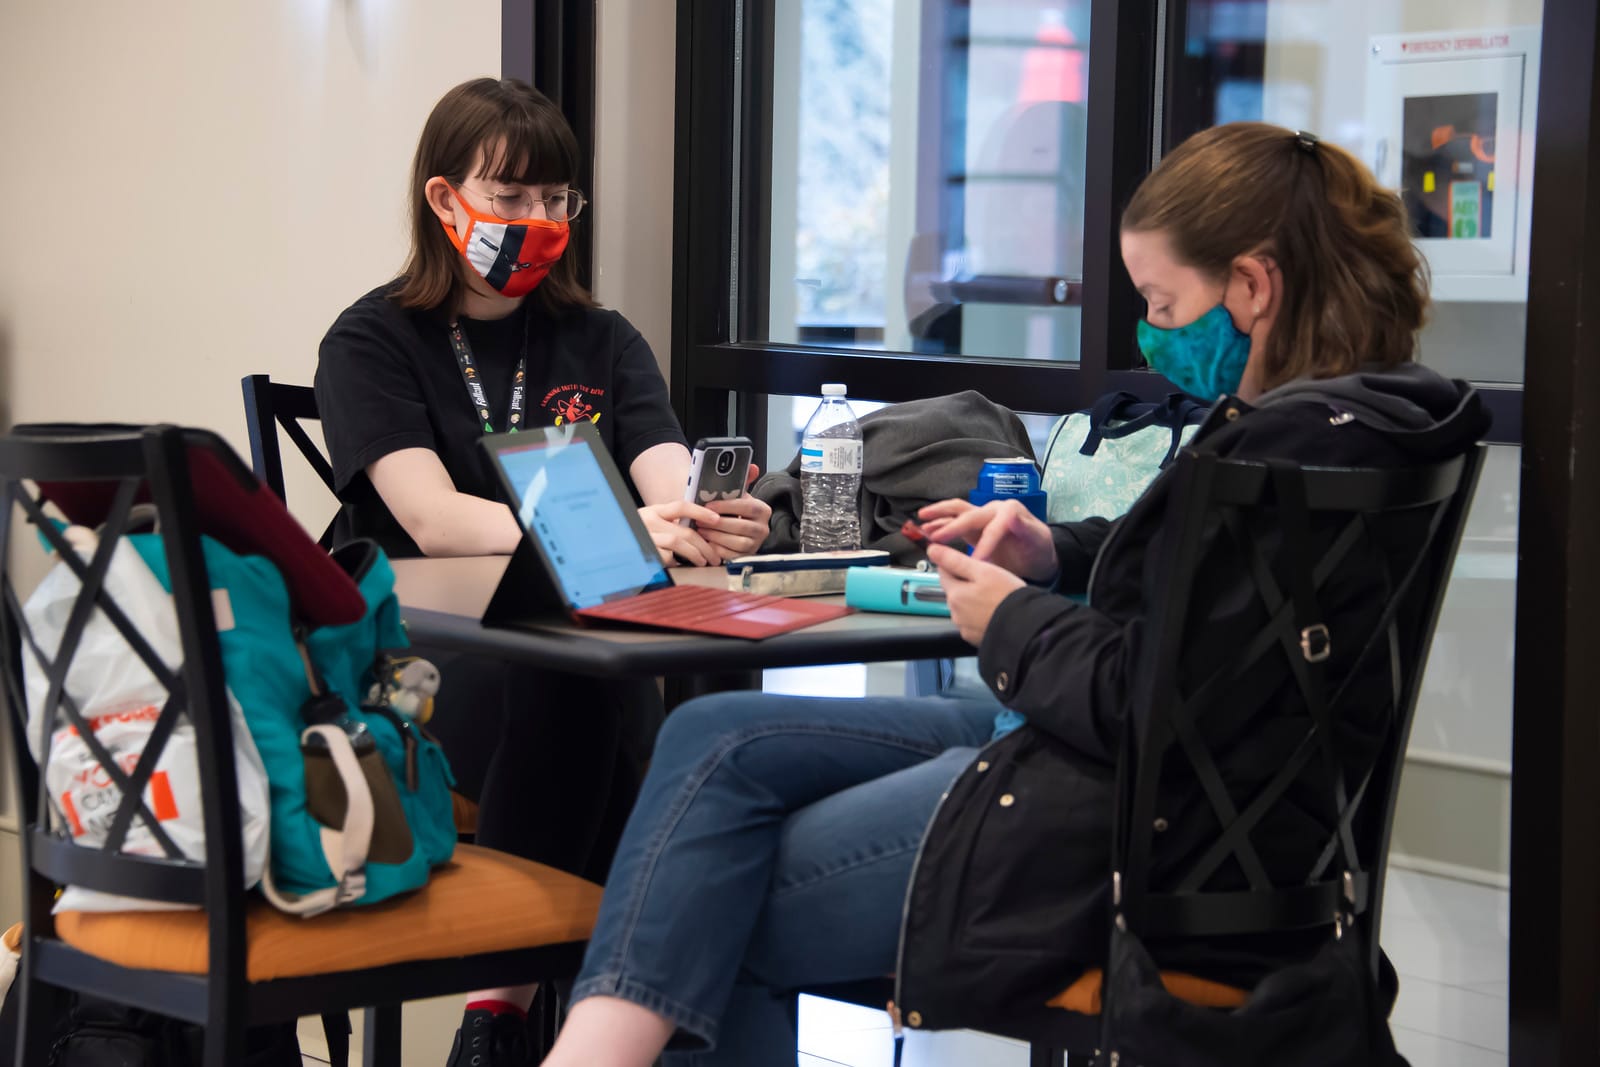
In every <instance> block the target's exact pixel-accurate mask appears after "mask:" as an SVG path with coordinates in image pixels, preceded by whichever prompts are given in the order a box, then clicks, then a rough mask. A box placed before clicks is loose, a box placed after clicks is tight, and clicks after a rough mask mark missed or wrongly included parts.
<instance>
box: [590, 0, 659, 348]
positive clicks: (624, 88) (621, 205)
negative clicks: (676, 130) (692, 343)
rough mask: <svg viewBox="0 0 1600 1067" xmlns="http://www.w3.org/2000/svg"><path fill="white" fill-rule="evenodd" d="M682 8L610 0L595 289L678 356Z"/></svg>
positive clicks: (602, 18) (603, 3) (603, 59)
mask: <svg viewBox="0 0 1600 1067" xmlns="http://www.w3.org/2000/svg"><path fill="white" fill-rule="evenodd" d="M676 33H677V6H676V5H675V4H670V3H667V2H666V0H600V3H599V59H598V64H597V65H598V68H599V70H598V74H597V80H598V83H599V85H598V90H597V97H598V98H597V100H596V101H595V107H596V111H597V118H596V122H595V125H596V127H597V129H596V141H597V143H596V145H595V170H596V175H595V188H594V197H595V206H594V216H595V217H594V226H595V286H594V288H595V295H596V296H597V297H598V298H599V299H600V300H601V301H602V302H603V303H605V304H607V305H608V306H610V307H614V308H617V309H618V310H619V311H621V312H622V313H623V314H624V315H626V316H627V317H628V320H629V321H630V322H632V323H633V324H634V325H635V326H636V327H638V329H639V332H640V333H642V334H644V336H645V340H647V341H649V342H650V347H651V348H652V349H654V350H655V354H656V361H657V362H658V363H660V364H661V371H662V373H663V374H665V373H666V370H667V361H668V359H669V357H670V356H671V353H672V206H673V201H672V167H673V143H672V142H673V94H674V91H675V81H674V77H675V70H676V68H675V64H674V60H675V52H676V49H675V47H674V38H675V36H676Z"/></svg>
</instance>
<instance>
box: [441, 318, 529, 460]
mask: <svg viewBox="0 0 1600 1067" xmlns="http://www.w3.org/2000/svg"><path fill="white" fill-rule="evenodd" d="M450 349H451V351H453V352H454V353H455V354H456V364H457V365H458V366H459V367H460V368H461V380H462V381H463V382H464V383H465V384H466V386H467V397H468V399H470V400H471V401H472V407H473V409H474V410H475V411H477V413H478V421H479V422H481V423H482V424H483V432H484V433H494V420H493V419H492V418H491V417H490V414H489V394H488V393H486V392H484V389H483V381H482V376H481V375H479V374H478V364H477V363H476V361H474V359H473V358H472V346H471V345H469V344H468V343H467V335H466V333H465V331H463V330H462V329H461V323H459V322H457V321H456V320H454V319H452V320H451V321H450ZM527 379H528V323H527V320H526V319H524V320H523V323H522V353H521V354H520V355H519V356H518V357H517V372H516V373H515V374H514V375H512V376H511V400H510V402H509V403H508V404H507V405H506V424H507V426H508V427H509V430H508V432H510V433H516V432H517V431H519V430H521V429H522V408H523V404H524V402H525V398H526V394H527Z"/></svg>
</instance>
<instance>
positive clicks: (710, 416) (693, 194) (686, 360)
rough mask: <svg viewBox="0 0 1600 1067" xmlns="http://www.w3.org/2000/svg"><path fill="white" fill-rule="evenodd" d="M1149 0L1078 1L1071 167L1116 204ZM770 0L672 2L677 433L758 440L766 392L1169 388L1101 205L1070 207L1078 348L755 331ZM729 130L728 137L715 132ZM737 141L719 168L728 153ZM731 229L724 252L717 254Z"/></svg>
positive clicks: (1140, 169) (1140, 128) (1140, 159)
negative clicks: (1145, 354) (1086, 150)
mask: <svg viewBox="0 0 1600 1067" xmlns="http://www.w3.org/2000/svg"><path fill="white" fill-rule="evenodd" d="M1155 8H1156V2H1155V0H1141V2H1138V3H1128V2H1122V3H1119V2H1117V0H1092V5H1091V14H1090V26H1091V28H1090V38H1089V92H1088V98H1089V102H1088V133H1089V139H1090V144H1091V145H1093V144H1104V143H1109V144H1111V146H1112V147H1111V150H1110V151H1108V152H1104V153H1095V152H1091V154H1090V158H1089V160H1088V166H1087V171H1086V174H1085V189H1086V199H1087V201H1088V202H1089V203H1091V204H1092V203H1103V204H1119V205H1120V204H1121V203H1122V202H1124V201H1125V200H1126V199H1127V197H1128V196H1129V195H1131V194H1132V191H1133V189H1134V187H1135V186H1136V185H1137V184H1138V181H1139V179H1140V178H1141V177H1143V175H1144V173H1145V171H1146V170H1147V169H1148V161H1149V159H1150V135H1149V131H1150V119H1149V115H1150V109H1151V100H1152V98H1153V92H1152V89H1151V86H1152V84H1153V68H1154V50H1153V44H1152V40H1153V38H1152V34H1151V30H1150V27H1151V25H1152V24H1153V20H1152V15H1153V12H1154V11H1155ZM771 10H772V5H771V3H770V2H763V3H741V2H740V0H679V3H678V56H679V61H678V68H677V77H678V84H677V114H678V129H677V151H676V160H675V173H674V188H675V189H676V191H677V195H676V197H675V201H674V202H675V205H676V208H675V213H674V218H673V245H674V271H673V342H672V381H671V386H672V396H673V403H674V406H675V407H676V409H677V412H678V417H679V419H680V420H681V421H682V423H683V425H684V429H685V431H686V432H687V433H688V434H689V435H690V436H691V438H692V437H696V436H703V435H707V434H712V433H725V432H728V431H729V429H736V430H737V431H738V432H742V433H748V434H750V435H751V436H752V437H754V438H756V439H757V440H758V441H760V440H762V439H763V438H764V432H763V431H764V421H765V419H764V415H765V409H764V406H763V405H762V403H761V401H762V400H763V399H764V397H765V396H768V395H795V396H801V395H808V394H810V395H815V394H816V393H817V390H818V387H819V386H820V385H821V383H822V382H824V381H845V382H848V383H849V385H850V391H851V394H852V395H853V396H860V397H865V398H869V399H872V400H880V401H890V402H895V401H904V400H914V399H917V398H919V397H926V396H938V395H940V394H942V393H953V392H959V391H960V390H963V389H969V388H975V387H976V388H981V389H982V391H983V392H984V394H985V395H986V396H988V397H989V398H990V399H992V400H994V401H995V402H997V403H1000V404H1004V405H1005V406H1007V407H1010V408H1012V409H1013V410H1016V411H1020V412H1035V413H1047V414H1052V413H1061V412H1067V411H1072V410H1076V409H1077V408H1081V407H1086V406H1088V405H1089V404H1090V403H1091V402H1092V401H1093V399H1094V398H1095V397H1096V396H1099V395H1100V394H1101V393H1103V392H1105V391H1106V390H1108V389H1128V390H1129V391H1131V392H1135V393H1138V394H1140V395H1143V396H1150V397H1152V398H1153V397H1156V396H1159V395H1161V394H1162V393H1164V392H1166V391H1168V389H1169V388H1170V387H1169V386H1167V385H1166V384H1165V382H1164V381H1163V380H1162V379H1160V378H1159V377H1157V376H1155V375H1153V374H1150V373H1149V372H1146V371H1140V370H1136V369H1135V368H1136V367H1138V366H1139V359H1138V357H1137V354H1136V351H1135V348H1134V344H1133V337H1134V322H1135V320H1136V318H1137V314H1138V311H1137V307H1138V297H1137V295H1136V294H1135V293H1134V292H1133V288H1132V286H1131V285H1130V284H1129V283H1128V281H1127V278H1126V275H1124V274H1122V273H1121V256H1120V253H1119V251H1118V248H1117V231H1116V223H1115V214H1116V213H1115V212H1112V211H1104V212H1100V213H1098V214H1095V213H1092V212H1091V213H1089V215H1088V216H1087V217H1086V218H1085V233H1084V271H1083V274H1084V278H1083V284H1082V292H1081V301H1082V306H1083V327H1082V329H1083V343H1082V350H1083V352H1084V358H1083V359H1082V360H1081V361H1080V362H1078V363H1065V362H1052V361H1043V360H1031V359H997V358H987V357H986V358H981V359H979V358H974V357H969V356H960V355H931V354H925V353H909V352H883V351H866V350H860V349H847V348H839V347H832V346H827V347H825V346H819V345H806V344H779V343H771V342H767V341H760V340H750V338H754V337H761V336H764V335H765V333H766V315H767V299H766V293H767V284H768V277H767V271H768V256H767V252H768V233H769V218H768V214H767V204H766V195H765V193H766V190H767V189H768V188H769V183H770V178H771V174H770V170H769V168H770V159H771V145H772V141H771V129H770V115H771V110H772V107H771V105H772V83H771V77H772V18H771ZM736 126H737V130H738V135H737V136H736V137H730V136H729V133H730V131H732V130H734V129H735V127H736ZM742 145H749V146H751V147H752V149H753V150H752V151H748V152H743V153H740V156H739V158H738V160H737V162H738V167H739V169H738V172H737V181H736V180H735V177H736V175H735V171H734V167H735V153H736V152H739V149H740V147H741V146H742ZM736 225H737V227H738V230H739V244H738V248H739V255H738V256H737V258H735V257H733V256H732V255H731V254H730V251H731V249H732V248H733V247H734V246H733V245H732V243H731V236H732V234H733V231H734V227H735V226H736Z"/></svg>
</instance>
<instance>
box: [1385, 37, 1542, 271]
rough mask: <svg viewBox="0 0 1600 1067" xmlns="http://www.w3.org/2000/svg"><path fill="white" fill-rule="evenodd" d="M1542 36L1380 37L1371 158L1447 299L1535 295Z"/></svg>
mask: <svg viewBox="0 0 1600 1067" xmlns="http://www.w3.org/2000/svg"><path fill="white" fill-rule="evenodd" d="M1538 86H1539V29H1538V27H1520V28H1513V29H1504V30H1482V31H1478V30H1474V31H1469V32H1460V33H1426V34H1391V35H1385V36H1380V37H1374V38H1372V47H1371V50H1370V55H1369V57H1368V66H1367V131H1368V138H1369V141H1368V144H1369V153H1368V159H1367V162H1369V163H1370V164H1371V165H1372V169H1373V172H1374V173H1375V174H1377V176H1378V180H1379V181H1381V182H1383V183H1384V184H1385V185H1388V186H1390V187H1392V188H1398V189H1399V190H1400V193H1401V196H1402V197H1403V199H1404V200H1405V205H1406V210H1407V213H1408V214H1409V215H1410V216H1411V226H1412V232H1413V233H1414V234H1415V236H1416V241H1417V246H1418V248H1419V249H1420V250H1421V251H1422V254H1423V255H1424V256H1426V257H1427V260H1428V266H1429V268H1430V269H1431V271H1432V274H1433V296H1434V299H1436V300H1445V301H1463V302H1465V301H1471V302H1484V301H1523V300H1526V299H1527V297H1528V233H1529V230H1530V227H1531V224H1532V209H1533V203H1532V195H1531V194H1532V191H1533V119H1534V116H1535V115H1536V114H1537V103H1538V101H1537V96H1538Z"/></svg>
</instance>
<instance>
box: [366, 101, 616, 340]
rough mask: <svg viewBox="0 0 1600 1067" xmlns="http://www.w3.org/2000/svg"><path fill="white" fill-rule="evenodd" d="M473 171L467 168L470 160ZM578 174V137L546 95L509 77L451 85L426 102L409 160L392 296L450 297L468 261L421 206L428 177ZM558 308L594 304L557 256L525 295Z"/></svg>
mask: <svg viewBox="0 0 1600 1067" xmlns="http://www.w3.org/2000/svg"><path fill="white" fill-rule="evenodd" d="M475 163H476V164H479V169H478V172H477V173H476V174H469V173H468V172H469V171H471V169H472V167H473V165H474V164H475ZM577 174H578V139H577V138H576V137H575V136H573V133H572V127H570V126H568V125H567V120H566V118H565V116H563V115H562V114H561V111H560V109H559V108H557V107H556V106H555V105H554V104H553V103H551V102H550V99H549V98H548V97H546V96H545V95H544V94H543V93H541V92H539V90H537V89H535V88H534V87H533V86H531V85H529V84H527V83H526V82H521V81H517V80H516V79H514V78H504V79H495V78H477V79H474V80H473V81H469V82H463V83H462V84H460V85H458V86H456V87H455V88H454V89H451V90H450V91H449V92H448V93H445V94H444V97H443V98H442V99H441V100H440V101H439V102H438V103H437V104H435V105H434V107H433V112H432V113H431V114H430V115H429V116H428V121H427V123H426V124H425V125H424V126H423V127H422V139H421V140H420V141H418V142H417V154H416V156H415V157H414V158H413V159H412V162H411V193H410V195H411V254H410V256H409V257H408V258H407V260H406V265H405V267H404V268H402V269H401V271H400V277H399V280H398V288H397V289H396V290H395V299H396V300H398V301H399V302H400V305H401V306H402V307H408V308H436V307H440V306H442V305H446V304H449V305H451V306H454V304H455V303H456V302H457V301H459V300H460V299H461V297H462V296H463V295H464V293H465V292H466V289H467V276H466V271H467V270H469V269H470V268H469V267H468V266H467V265H466V263H465V261H464V260H463V259H462V258H461V254H460V253H459V252H457V251H456V247H455V245H453V244H451V243H450V238H449V235H447V234H446V233H445V231H444V227H443V226H442V225H441V224H440V222H439V217H438V216H437V215H435V214H434V213H433V209H432V208H430V207H429V206H428V201H427V193H426V191H425V187H426V186H427V184H428V182H429V180H430V179H432V178H444V179H445V180H446V181H448V182H449V183H450V184H451V185H454V186H460V184H461V183H462V182H463V181H465V180H466V179H467V178H469V177H478V178H487V179H490V180H492V181H501V182H508V183H515V184H518V185H558V184H561V183H563V182H571V181H572V180H573V179H574V178H575V177H577ZM529 299H531V300H534V301H536V302H537V303H538V305H539V306H540V307H541V308H543V309H544V310H545V311H548V312H552V313H560V312H563V311H570V310H574V309H577V308H590V307H594V306H595V302H594V297H593V296H591V295H590V294H589V291H588V290H587V289H585V288H584V287H583V286H581V285H579V284H578V276H577V267H576V265H575V264H574V263H573V261H572V258H571V256H570V255H567V256H562V257H561V258H560V259H558V260H557V261H556V264H555V266H554V267H552V268H551V269H550V273H549V275H548V276H547V277H546V278H545V280H544V281H543V282H541V283H540V285H539V288H537V289H535V290H534V291H533V295H532V296H531V297H530V298H529Z"/></svg>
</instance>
